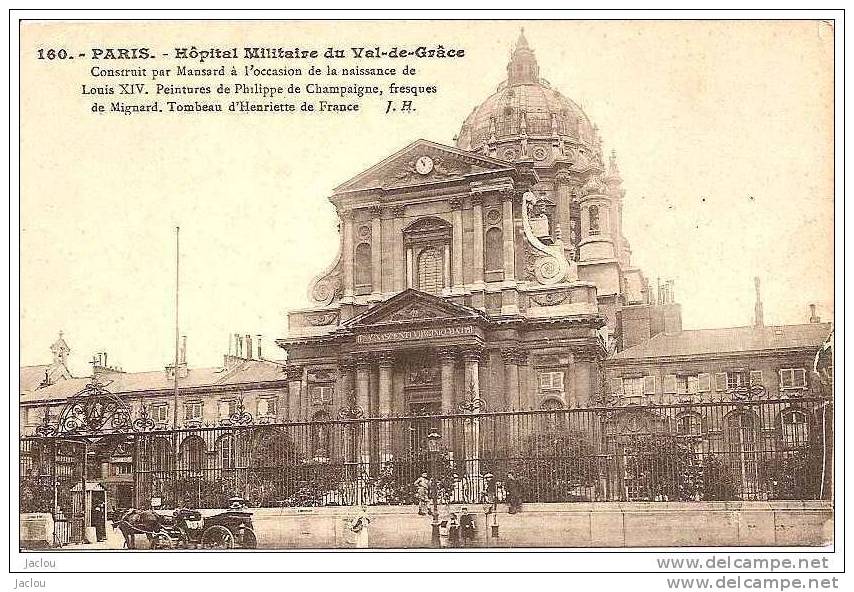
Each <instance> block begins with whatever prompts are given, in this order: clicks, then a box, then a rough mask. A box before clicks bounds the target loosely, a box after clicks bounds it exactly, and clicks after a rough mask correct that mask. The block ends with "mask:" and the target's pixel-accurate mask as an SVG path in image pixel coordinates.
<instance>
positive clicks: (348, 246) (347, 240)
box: [341, 210, 354, 300]
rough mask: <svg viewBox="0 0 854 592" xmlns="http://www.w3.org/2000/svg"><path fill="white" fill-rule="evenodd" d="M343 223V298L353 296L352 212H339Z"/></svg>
mask: <svg viewBox="0 0 854 592" xmlns="http://www.w3.org/2000/svg"><path fill="white" fill-rule="evenodd" d="M341 222H342V223H343V224H344V246H343V247H342V249H343V251H344V252H343V253H341V262H342V264H343V266H344V298H349V299H350V300H352V298H353V294H354V291H353V212H352V211H351V210H346V211H344V212H342V213H341Z"/></svg>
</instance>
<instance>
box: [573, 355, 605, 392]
mask: <svg viewBox="0 0 854 592" xmlns="http://www.w3.org/2000/svg"><path fill="white" fill-rule="evenodd" d="M572 370H573V372H572V379H573V380H572V384H573V387H574V388H573V389H572V390H573V391H574V397H573V398H574V400H575V403H576V404H579V405H589V404H590V401H591V399H593V397H594V396H595V395H596V390H597V389H596V382H597V380H598V377H599V368H598V359H597V356H596V355H595V353H594V352H592V351H588V350H581V351H577V352H574V354H573V364H572Z"/></svg>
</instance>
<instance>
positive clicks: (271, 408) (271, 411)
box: [258, 397, 278, 417]
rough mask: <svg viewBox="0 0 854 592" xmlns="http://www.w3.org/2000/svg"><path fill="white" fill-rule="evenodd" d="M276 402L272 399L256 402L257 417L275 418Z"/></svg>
mask: <svg viewBox="0 0 854 592" xmlns="http://www.w3.org/2000/svg"><path fill="white" fill-rule="evenodd" d="M277 403H278V401H277V400H276V399H274V398H272V397H267V398H264V399H259V400H258V415H259V416H261V417H275V416H276V414H277V413H278V405H277Z"/></svg>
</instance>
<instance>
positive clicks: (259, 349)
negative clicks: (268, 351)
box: [255, 335, 261, 360]
mask: <svg viewBox="0 0 854 592" xmlns="http://www.w3.org/2000/svg"><path fill="white" fill-rule="evenodd" d="M255 337H257V338H258V358H257V359H259V360H260V359H261V336H260V335H256V336H255Z"/></svg>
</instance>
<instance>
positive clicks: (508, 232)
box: [501, 190, 516, 282]
mask: <svg viewBox="0 0 854 592" xmlns="http://www.w3.org/2000/svg"><path fill="white" fill-rule="evenodd" d="M501 200H502V201H503V212H502V216H501V217H502V229H501V230H502V232H501V234H502V235H503V237H504V281H505V282H506V281H509V280H514V279H516V248H515V245H516V236H515V235H516V233H515V231H514V222H513V191H512V190H507V191H503V192H502V193H501Z"/></svg>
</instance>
